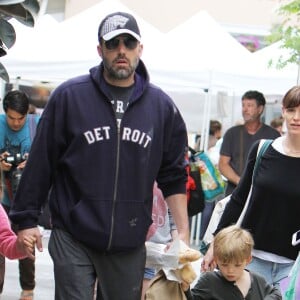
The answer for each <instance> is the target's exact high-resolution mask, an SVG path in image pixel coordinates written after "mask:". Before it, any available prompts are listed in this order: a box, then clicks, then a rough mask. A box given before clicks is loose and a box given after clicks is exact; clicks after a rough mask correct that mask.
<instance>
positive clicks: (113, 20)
mask: <svg viewBox="0 0 300 300" xmlns="http://www.w3.org/2000/svg"><path fill="white" fill-rule="evenodd" d="M128 21H129V19H128V18H126V17H124V16H120V15H116V16H112V17H109V18H108V19H107V20H106V22H105V24H104V26H103V28H102V33H101V36H103V35H105V34H106V33H108V32H111V31H114V30H116V29H118V27H121V28H124V27H125V25H126V23H127V22H128Z"/></svg>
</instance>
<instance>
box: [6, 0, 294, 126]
mask: <svg viewBox="0 0 300 300" xmlns="http://www.w3.org/2000/svg"><path fill="white" fill-rule="evenodd" d="M114 11H127V12H130V13H132V12H131V11H130V10H129V9H128V8H127V7H126V6H124V5H123V4H121V3H120V2H118V1H111V0H104V1H102V2H100V3H98V4H96V5H95V6H93V7H91V8H89V9H87V10H85V11H83V12H82V13H80V14H78V15H76V16H74V17H72V18H70V19H68V20H66V21H64V22H62V23H56V22H55V21H54V20H53V19H52V20H51V19H50V18H49V16H43V17H41V18H40V20H39V23H38V24H36V26H35V28H33V29H28V28H27V27H26V26H23V25H19V26H17V42H16V45H15V46H14V47H13V48H12V49H10V50H9V52H8V55H7V56H6V57H3V58H1V62H2V63H3V64H4V66H5V67H6V68H7V70H8V73H9V74H10V77H11V78H12V79H13V78H17V77H21V79H26V80H33V81H50V82H54V83H59V82H61V81H63V80H66V79H68V78H70V77H73V76H77V75H80V74H84V73H87V72H88V70H89V68H90V67H92V66H94V65H97V64H98V63H99V62H100V58H99V56H98V53H97V49H96V47H97V42H98V41H97V31H98V26H99V22H100V20H101V19H102V18H103V17H104V16H105V15H107V14H108V13H111V12H114ZM135 15H136V14H135ZM136 17H137V20H138V23H139V26H140V29H141V33H142V40H143V43H144V53H143V56H142V59H143V60H144V62H145V63H146V66H147V68H148V70H149V72H150V77H151V81H152V82H153V83H155V84H157V85H159V86H160V87H162V88H163V89H164V90H166V92H168V93H169V94H170V95H171V96H172V98H173V99H174V101H175V102H176V104H177V105H178V107H179V108H180V110H181V112H182V114H183V116H184V118H185V121H186V123H187V126H188V129H189V131H192V132H196V131H199V130H200V129H201V128H202V129H203V122H204V121H203V114H204V111H205V112H206V113H209V117H211V118H218V119H220V120H221V121H222V122H223V123H226V122H229V123H232V122H233V121H235V120H234V117H233V116H234V115H235V112H234V111H233V110H235V108H234V107H233V99H234V96H239V95H241V94H242V93H243V92H244V91H245V90H248V89H258V90H261V91H262V92H264V93H277V92H278V93H279V92H280V93H282V91H283V90H284V89H285V88H286V85H287V84H285V80H283V79H282V78H281V77H276V78H275V79H274V80H272V79H273V77H271V76H273V75H272V74H271V73H272V72H271V71H270V70H267V69H266V68H264V67H262V63H261V62H260V63H256V62H255V57H254V56H253V55H252V54H250V53H249V52H248V51H247V50H246V49H245V48H244V47H243V46H241V45H240V44H239V43H238V42H237V41H236V40H235V39H234V38H233V37H231V36H230V35H229V34H228V33H227V32H226V31H225V30H224V29H222V28H221V26H220V25H219V24H217V22H215V21H214V20H213V19H212V18H211V17H210V16H209V14H208V13H207V12H205V11H201V12H199V13H197V14H196V15H194V16H193V17H192V18H190V19H189V20H187V21H186V22H185V23H183V24H181V25H179V26H178V27H176V28H174V29H173V30H172V31H170V32H169V33H168V34H162V33H161V32H160V31H158V30H157V29H156V28H155V27H153V26H152V25H150V24H148V23H147V22H146V21H144V20H143V19H141V18H140V17H139V16H136ZM276 76H277V75H276ZM270 78H271V79H270ZM286 81H288V82H289V81H290V79H289V78H287V80H286ZM282 86H284V88H282ZM204 91H208V92H204ZM220 94H221V97H220ZM226 95H228V96H230V97H226ZM207 98H209V99H210V101H209V105H210V107H209V110H208V111H207V109H206V108H204V104H205V103H207V102H205V101H206V100H207ZM238 110H239V109H237V111H238ZM225 126H226V124H225Z"/></svg>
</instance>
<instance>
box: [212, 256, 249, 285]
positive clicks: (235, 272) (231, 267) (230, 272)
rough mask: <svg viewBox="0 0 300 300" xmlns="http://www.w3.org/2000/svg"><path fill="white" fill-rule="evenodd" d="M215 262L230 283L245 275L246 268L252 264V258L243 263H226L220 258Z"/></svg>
mask: <svg viewBox="0 0 300 300" xmlns="http://www.w3.org/2000/svg"><path fill="white" fill-rule="evenodd" d="M215 261H216V263H217V265H218V267H219V270H220V272H221V273H222V275H223V276H224V277H225V279H226V280H228V281H237V280H238V279H239V278H240V277H241V276H242V274H243V271H244V269H245V267H246V266H247V265H248V264H249V263H250V261H251V257H249V258H247V259H245V260H243V261H241V262H230V263H227V262H226V263H225V262H223V261H221V260H220V259H218V258H215Z"/></svg>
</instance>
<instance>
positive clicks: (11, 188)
mask: <svg viewBox="0 0 300 300" xmlns="http://www.w3.org/2000/svg"><path fill="white" fill-rule="evenodd" d="M3 110H4V112H5V114H2V115H0V153H1V156H0V157H1V159H0V160H1V169H2V171H3V175H4V182H3V183H4V184H3V186H4V193H3V197H2V199H1V203H2V206H3V207H4V209H5V210H6V212H7V213H8V212H9V211H10V206H11V203H12V201H13V199H14V195H15V193H16V189H17V187H18V183H19V181H20V177H21V175H22V172H23V169H24V167H25V165H26V159H27V156H28V154H29V151H30V147H31V142H32V139H33V136H34V134H35V129H36V126H37V123H38V120H39V116H38V115H29V114H28V110H29V98H28V96H27V95H26V94H25V93H24V92H22V91H19V90H14V91H10V92H8V93H7V94H6V96H5V97H4V99H3ZM12 228H13V230H14V231H15V232H16V229H17V228H16V226H15V225H14V224H12ZM19 270H20V285H21V288H22V292H21V297H20V299H21V300H22V299H24V300H25V299H26V300H29V299H32V297H33V290H34V287H35V263H34V260H32V259H30V258H25V259H21V260H19ZM4 274H5V258H4V257H3V256H0V292H1V293H2V290H3V284H4Z"/></svg>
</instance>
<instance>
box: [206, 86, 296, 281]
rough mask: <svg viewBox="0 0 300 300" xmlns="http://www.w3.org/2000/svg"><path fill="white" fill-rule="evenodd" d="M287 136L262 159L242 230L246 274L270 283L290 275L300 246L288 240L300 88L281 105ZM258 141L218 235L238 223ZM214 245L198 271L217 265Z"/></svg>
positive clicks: (293, 217)
mask: <svg viewBox="0 0 300 300" xmlns="http://www.w3.org/2000/svg"><path fill="white" fill-rule="evenodd" d="M282 116H283V118H284V121H285V123H286V130H287V131H286V134H285V135H283V136H280V137H278V138H276V139H275V140H274V141H273V142H272V144H271V145H270V146H269V147H268V148H267V149H266V151H265V153H264V154H263V155H262V157H261V160H260V164H259V167H258V169H257V170H256V176H255V177H254V179H253V188H252V194H251V199H250V203H249V206H248V209H247V211H246V214H245V216H244V219H243V222H242V224H241V226H242V227H243V228H247V229H249V230H250V232H251V233H252V235H253V238H254V242H255V245H254V250H253V253H252V254H253V260H252V262H251V263H250V264H249V265H248V269H249V270H250V271H254V272H257V273H260V274H261V275H262V276H264V277H265V279H266V280H267V281H268V282H269V283H271V284H275V285H277V284H279V282H280V281H281V280H282V279H283V278H285V277H287V276H288V274H289V272H290V270H291V268H292V266H293V264H294V261H295V259H296V257H297V254H298V252H299V250H300V245H297V246H295V247H294V246H292V243H291V242H292V241H291V237H292V235H293V233H294V232H296V231H297V230H299V227H300V221H299V220H300V219H299V212H300V185H299V170H300V86H295V87H293V88H291V89H290V90H289V91H288V92H287V93H286V95H285V96H284V98H283V100H282ZM258 144H259V142H258V141H257V142H255V143H254V144H253V146H252V148H251V150H250V152H249V156H248V160H247V164H246V168H245V171H244V173H243V175H242V177H241V180H240V182H239V184H238V186H237V187H236V189H235V190H234V191H233V193H232V195H231V199H230V201H229V202H228V204H227V206H226V208H225V211H224V213H223V215H222V218H221V220H220V222H219V225H218V228H217V230H216V233H217V232H218V231H220V230H221V229H222V228H224V227H227V226H229V225H231V224H233V223H235V222H237V220H238V218H239V216H240V214H241V211H242V209H243V207H244V204H245V202H246V199H247V196H248V193H249V190H250V187H251V179H252V173H253V168H254V164H255V160H256V153H257V148H258ZM212 246H213V242H212V244H211V247H210V248H209V250H208V252H207V254H206V255H205V257H204V260H203V263H202V271H206V270H209V269H211V268H212V267H214V266H215V263H214V261H213V247H212Z"/></svg>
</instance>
